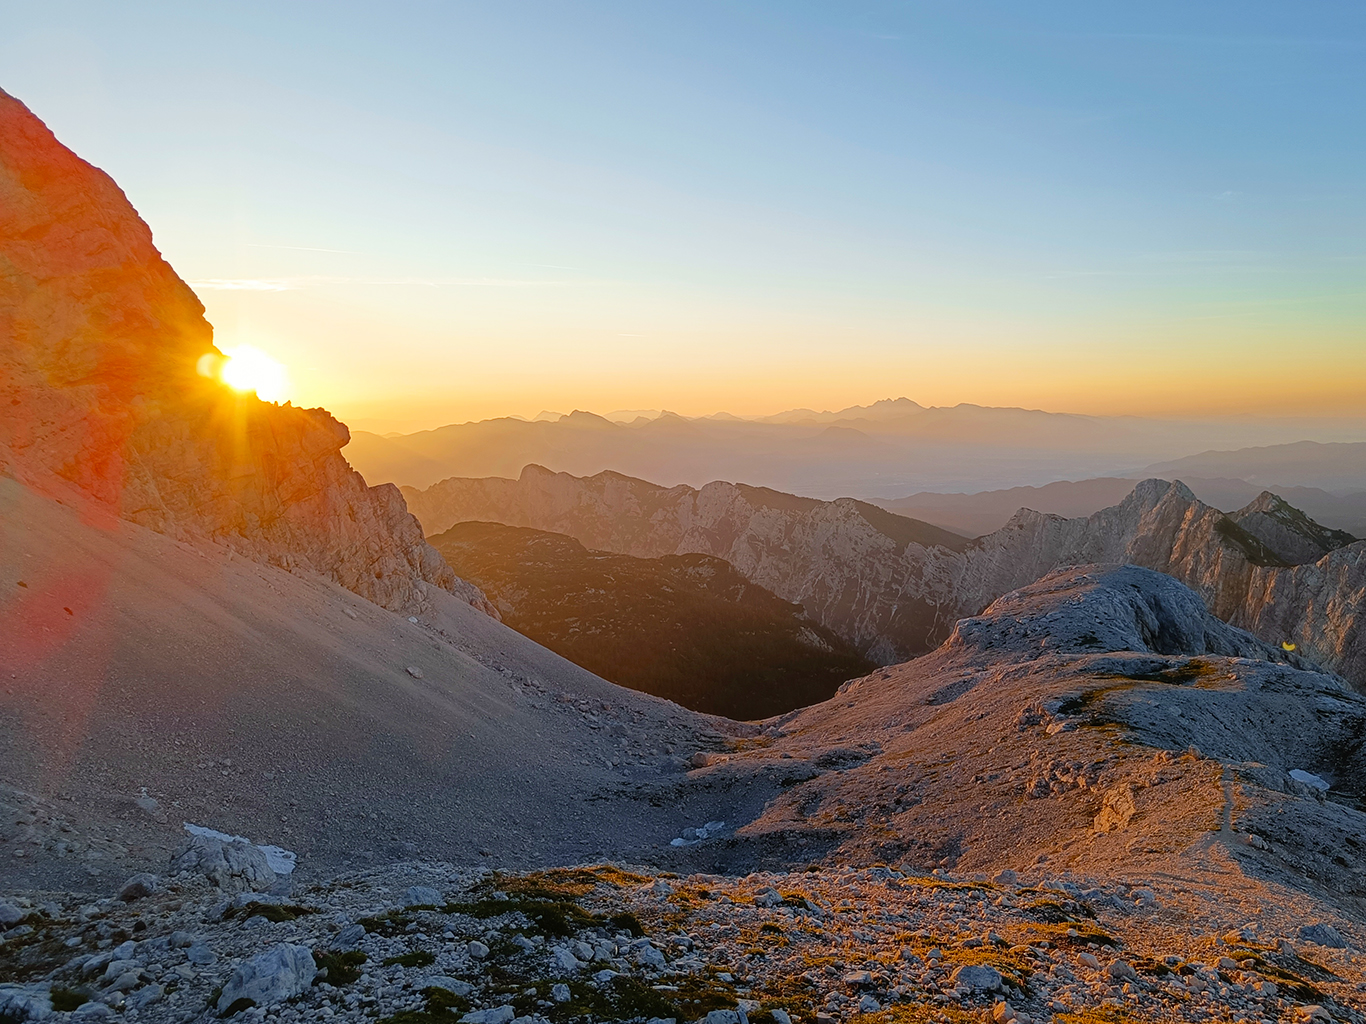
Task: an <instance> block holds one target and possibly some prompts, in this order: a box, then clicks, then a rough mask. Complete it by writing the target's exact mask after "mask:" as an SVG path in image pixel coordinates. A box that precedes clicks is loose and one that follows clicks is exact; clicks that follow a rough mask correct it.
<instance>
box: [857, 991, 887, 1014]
mask: <svg viewBox="0 0 1366 1024" xmlns="http://www.w3.org/2000/svg"><path fill="white" fill-rule="evenodd" d="M858 1009H859V1013H877V1012H878V1011H879V1010H881V1009H882V1004H881V1003H879V1002H878V1001H877V1000H876V999H875V998H873V996H871V995H866V996H864V997H863V998H862V999H860V1000H859V1001H858Z"/></svg>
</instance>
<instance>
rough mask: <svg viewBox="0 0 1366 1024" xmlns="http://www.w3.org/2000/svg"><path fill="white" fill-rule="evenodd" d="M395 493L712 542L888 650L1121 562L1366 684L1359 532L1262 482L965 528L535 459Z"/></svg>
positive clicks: (821, 618) (530, 521)
mask: <svg viewBox="0 0 1366 1024" xmlns="http://www.w3.org/2000/svg"><path fill="white" fill-rule="evenodd" d="M405 493H406V495H407V498H408V501H409V505H410V507H412V509H413V510H414V512H415V514H416V515H417V516H418V518H419V519H421V520H422V522H423V524H424V526H425V527H426V528H427V529H428V530H429V531H435V530H440V529H445V528H447V527H448V526H449V525H450V524H452V523H456V522H461V521H465V520H471V519H480V520H491V521H494V522H501V523H507V524H509V525H513V526H530V527H533V528H535V529H540V530H552V531H556V532H559V533H566V534H569V535H570V536H572V537H574V538H576V539H577V540H579V541H581V542H582V543H583V544H585V545H586V546H588V547H594V548H600V549H603V550H608V551H619V552H623V553H626V554H633V555H637V556H641V557H654V556H658V555H660V554H665V553H686V552H700V553H705V554H710V555H715V556H717V557H720V558H724V559H726V560H727V561H728V562H730V563H731V564H732V565H734V566H735V567H736V568H737V569H738V570H739V571H740V572H741V573H743V574H744V575H745V576H746V577H748V578H749V579H751V580H753V581H754V582H756V583H758V584H760V585H761V586H764V587H766V588H767V589H769V590H771V591H773V593H775V594H777V595H778V596H779V597H782V598H784V599H785V600H788V601H793V602H796V603H799V604H801V605H802V606H803V607H804V608H805V609H806V612H807V614H808V615H810V616H811V617H812V618H813V619H815V620H816V621H817V622H819V623H821V624H822V625H824V626H826V627H827V628H829V629H832V630H834V631H835V632H836V633H838V634H840V635H841V636H843V637H844V638H845V639H847V640H849V641H851V642H852V643H854V644H855V645H856V646H857V647H859V649H860V650H862V651H863V652H864V653H865V654H867V655H868V656H869V657H870V658H873V659H874V660H876V661H880V662H883V663H891V662H893V661H896V660H899V659H902V658H905V657H909V656H912V655H915V654H920V653H923V652H925V651H927V650H930V649H932V648H933V647H934V646H936V645H937V644H938V643H939V642H940V641H942V640H943V639H944V638H945V637H947V636H948V635H949V633H950V631H951V630H952V629H953V626H954V623H955V622H957V621H958V620H959V619H960V618H963V617H965V616H971V615H976V614H978V613H979V612H981V611H982V610H983V609H984V608H985V607H986V606H987V605H989V604H990V603H991V602H992V601H994V600H995V599H996V598H998V597H1000V596H1001V595H1003V594H1006V593H1009V592H1010V591H1012V590H1015V589H1018V588H1020V587H1023V586H1026V585H1028V584H1030V583H1032V582H1033V581H1034V580H1037V579H1039V578H1040V577H1042V576H1044V575H1045V574H1046V573H1048V572H1051V571H1052V570H1054V569H1057V568H1059V567H1062V566H1069V565H1085V564H1088V563H1097V562H1100V563H1120V562H1130V563H1133V564H1136V565H1141V566H1146V567H1147V568H1150V569H1156V570H1158V571H1160V572H1164V573H1166V574H1168V575H1170V576H1173V577H1175V578H1176V579H1178V580H1180V581H1182V582H1183V583H1185V584H1187V585H1188V586H1190V587H1191V588H1192V589H1193V590H1195V591H1196V593H1198V594H1199V595H1200V597H1201V598H1202V599H1203V600H1204V601H1205V602H1206V603H1207V604H1208V605H1209V607H1210V608H1211V610H1212V611H1213V612H1214V613H1215V614H1216V615H1217V616H1219V617H1220V618H1222V619H1224V620H1225V621H1228V622H1232V623H1234V624H1235V625H1238V626H1241V627H1243V628H1245V629H1248V630H1250V631H1251V632H1253V633H1254V634H1256V635H1257V636H1259V637H1262V638H1263V639H1265V640H1267V641H1268V642H1271V643H1280V642H1282V641H1286V642H1293V643H1295V644H1297V646H1298V647H1299V648H1300V650H1301V653H1303V654H1306V655H1308V656H1309V657H1310V658H1313V659H1314V660H1316V661H1318V662H1320V663H1321V664H1323V665H1325V666H1326V667H1329V668H1331V669H1333V670H1334V671H1337V672H1340V673H1342V674H1344V675H1345V676H1347V678H1349V679H1350V680H1352V681H1353V682H1354V683H1355V684H1357V685H1366V649H1363V648H1366V637H1363V636H1362V616H1363V613H1362V611H1361V608H1362V604H1363V603H1362V599H1361V595H1362V594H1363V593H1366V542H1353V541H1352V538H1351V537H1350V535H1348V534H1345V533H1343V532H1341V531H1330V530H1326V529H1324V528H1323V527H1321V526H1319V525H1318V524H1317V523H1315V522H1314V521H1313V520H1311V519H1309V518H1308V517H1307V516H1304V515H1303V514H1302V513H1300V512H1298V511H1297V510H1295V509H1294V508H1292V507H1290V506H1289V505H1286V504H1285V503H1284V502H1283V501H1280V499H1278V498H1276V497H1275V496H1274V495H1271V494H1264V495H1262V496H1261V497H1259V498H1258V499H1257V500H1256V501H1254V502H1253V503H1252V504H1250V505H1248V506H1247V507H1246V508H1244V509H1241V510H1239V511H1238V512H1235V513H1233V514H1232V515H1225V514H1224V513H1223V512H1221V511H1219V510H1218V509H1216V508H1213V507H1212V506H1210V505H1206V504H1204V503H1203V502H1201V501H1200V500H1199V499H1197V498H1196V497H1195V496H1194V495H1193V494H1192V493H1191V492H1190V490H1189V489H1188V488H1186V487H1185V485H1183V484H1181V483H1180V482H1179V481H1178V482H1176V483H1169V482H1167V481H1165V480H1145V481H1143V482H1141V483H1139V484H1138V485H1137V486H1136V487H1135V488H1134V489H1133V491H1132V492H1131V493H1130V494H1129V495H1128V497H1126V498H1125V499H1124V500H1123V501H1122V502H1120V503H1119V504H1118V505H1115V506H1113V507H1111V508H1106V509H1101V510H1100V511H1099V512H1097V513H1095V514H1094V515H1091V516H1086V517H1082V518H1076V519H1064V518H1062V517H1061V516H1054V515H1045V514H1043V513H1040V512H1034V511H1031V510H1030V509H1020V511H1018V512H1017V513H1016V514H1015V515H1014V517H1012V519H1011V520H1010V522H1009V523H1007V524H1006V525H1005V526H1004V527H1003V528H1001V529H1000V530H997V531H996V532H995V533H990V534H987V535H986V536H985V537H979V538H977V539H976V540H973V541H967V540H964V539H962V538H959V537H957V536H955V535H954V534H950V533H947V532H946V531H943V530H938V529H937V528H936V527H932V526H929V525H928V524H925V523H920V522H918V521H917V520H913V519H906V518H904V517H902V516H896V515H893V514H891V513H888V512H884V511H882V510H880V509H872V507H871V506H867V505H864V504H863V503H861V502H856V501H853V500H851V499H841V500H839V501H833V502H820V501H816V500H814V499H809V498H799V497H795V496H793V495H785V494H780V493H778V492H775V491H768V490H765V489H763V488H754V487H746V486H744V485H740V484H729V483H719V482H718V483H712V484H708V485H707V486H706V487H703V488H702V489H701V490H694V489H692V488H689V487H672V488H664V487H658V486H656V485H653V484H649V483H646V482H645V481H641V480H634V479H631V478H629V477H623V476H620V475H619V474H615V473H600V474H598V475H597V476H594V477H587V478H577V477H572V476H569V475H568V474H564V473H551V472H549V471H548V470H545V469H542V468H540V467H538V466H528V467H526V469H525V470H523V472H522V474H521V477H520V478H519V479H518V480H515V481H514V480H503V479H497V478H491V479H483V480H469V479H461V478H453V479H450V480H445V481H443V482H442V483H440V484H437V485H435V486H433V487H431V488H428V489H427V490H426V491H420V492H419V491H412V490H408V491H406V492H405ZM870 509H871V511H870ZM1342 545H1346V546H1342ZM1316 552H1317V555H1316ZM1325 552H1326V553H1325ZM1315 557H1317V558H1318V561H1316V562H1313V563H1307V564H1300V563H1305V560H1306V559H1310V558H1315Z"/></svg>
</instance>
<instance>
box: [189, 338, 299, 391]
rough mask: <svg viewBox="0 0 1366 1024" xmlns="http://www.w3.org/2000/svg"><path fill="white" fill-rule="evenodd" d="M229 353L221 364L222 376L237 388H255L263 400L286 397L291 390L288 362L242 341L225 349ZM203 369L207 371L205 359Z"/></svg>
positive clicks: (231, 386)
mask: <svg viewBox="0 0 1366 1024" xmlns="http://www.w3.org/2000/svg"><path fill="white" fill-rule="evenodd" d="M223 355H224V356H225V357H226V358H225V359H223V360H221V361H220V362H219V364H218V374H217V376H218V379H219V380H221V381H222V382H223V383H224V384H226V385H227V386H228V387H230V388H232V389H233V390H234V391H242V392H249V391H251V392H255V393H256V397H257V398H259V399H261V401H263V402H279V401H283V400H284V398H285V396H286V395H287V394H288V393H289V374H288V373H287V372H286V371H285V368H284V365H283V364H282V363H279V362H277V361H276V360H274V359H272V358H271V357H270V356H268V355H266V354H265V353H264V352H262V351H261V350H260V349H259V348H253V347H252V346H250V345H238V346H237V347H236V348H227V349H224V350H223ZM200 362H201V367H200V372H203V366H202V363H203V360H201V361H200Z"/></svg>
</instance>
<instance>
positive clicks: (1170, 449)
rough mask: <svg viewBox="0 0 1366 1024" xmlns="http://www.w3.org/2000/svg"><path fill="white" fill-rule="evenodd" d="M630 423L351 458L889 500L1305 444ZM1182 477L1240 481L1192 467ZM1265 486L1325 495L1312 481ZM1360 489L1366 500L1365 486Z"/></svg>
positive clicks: (360, 439)
mask: <svg viewBox="0 0 1366 1024" xmlns="http://www.w3.org/2000/svg"><path fill="white" fill-rule="evenodd" d="M618 415H619V416H624V417H630V418H611V417H606V416H599V415H596V414H594V413H591V412H585V411H583V410H576V411H574V412H571V413H569V414H567V415H559V414H554V413H542V414H541V415H540V416H538V417H536V419H535V420H534V421H527V420H523V419H518V418H515V417H503V418H499V419H488V420H480V421H477V422H469V423H452V424H448V425H446V426H443V427H437V428H435V429H432V430H421V431H417V432H414V433H410V434H395V435H385V436H381V435H379V434H374V433H369V432H365V431H359V430H358V431H355V432H354V435H353V437H352V441H351V444H350V446H349V447H348V448H347V457H348V458H349V459H350V460H351V463H352V464H353V465H354V466H355V467H356V468H357V469H359V470H360V471H361V472H362V473H364V474H365V476H366V477H367V479H371V480H376V481H380V480H384V481H391V482H393V483H396V484H399V485H402V486H409V487H418V488H425V487H428V486H430V485H432V484H434V483H437V482H438V481H441V480H444V479H446V478H447V477H452V476H461V477H483V476H505V477H510V476H516V475H517V474H518V473H519V472H520V471H521V469H522V467H523V466H525V465H527V464H528V463H534V464H536V465H542V466H546V467H548V468H550V469H553V470H556V471H557V472H565V473H572V474H574V475H576V476H589V475H592V474H595V473H599V472H602V471H606V470H610V471H614V472H618V473H625V474H626V475H628V476H637V477H642V478H644V479H647V480H655V481H658V482H660V483H664V484H668V485H673V484H688V485H690V486H693V487H701V486H703V485H705V484H706V483H707V482H708V481H711V480H717V479H721V480H744V481H746V482H748V483H750V484H753V485H755V486H763V487H771V488H775V489H777V490H781V491H790V492H796V493H799V494H808V495H813V496H816V497H820V498H826V499H832V498H835V497H839V496H841V495H854V496H857V497H862V498H876V499H878V500H890V499H896V498H900V497H902V496H904V495H906V494H908V493H911V492H914V491H921V490H924V491H980V490H983V489H986V488H992V487H1001V486H1003V485H1015V486H1022V485H1038V484H1042V483H1045V482H1047V481H1050V480H1059V479H1063V478H1066V479H1073V480H1076V479H1083V478H1089V477H1100V476H1126V477H1134V478H1142V477H1145V476H1165V477H1167V478H1168V479H1170V475H1168V474H1166V473H1155V472H1148V473H1139V472H1137V471H1138V469H1139V467H1142V466H1146V465H1148V464H1149V463H1152V462H1154V461H1155V460H1165V459H1172V458H1177V457H1180V456H1186V455H1189V454H1190V452H1191V451H1193V450H1199V449H1201V448H1210V449H1216V448H1225V447H1234V446H1237V445H1240V444H1248V443H1270V442H1280V441H1287V440H1294V439H1296V435H1295V434H1294V433H1292V432H1291V431H1293V430H1294V429H1296V428H1294V427H1293V426H1291V425H1282V424H1279V423H1277V422H1276V421H1273V420H1264V421H1261V422H1258V423H1247V422H1240V423H1225V422H1221V421H1218V420H1208V419H1207V420H1191V421H1177V420H1158V419H1143V418H1139V417H1113V416H1100V417H1097V416H1079V415H1073V414H1067V413H1049V412H1042V411H1039V410H1037V409H1016V408H992V407H986V406H978V405H970V404H960V405H956V406H952V407H946V408H941V407H928V408H927V407H924V406H921V405H919V404H917V403H916V402H912V401H910V400H908V399H905V398H901V399H896V400H887V401H882V402H877V403H874V404H873V405H871V406H855V407H851V408H848V409H842V410H839V411H837V412H823V413H818V412H814V411H812V410H809V409H798V410H793V411H791V412H788V413H782V414H779V415H776V416H770V417H766V418H764V419H760V420H745V419H740V418H738V417H734V416H724V415H718V416H707V417H693V418H688V417H683V416H679V415H678V414H676V413H672V412H668V411H663V412H660V413H657V414H656V413H652V414H651V415H649V416H644V415H636V414H634V413H629V412H628V413H624V414H618ZM1299 429H1309V428H1307V427H1301V428H1299ZM1173 475H1175V474H1173ZM1179 475H1181V476H1182V478H1183V479H1184V478H1185V477H1186V476H1191V475H1195V476H1237V475H1238V474H1235V473H1214V472H1201V473H1195V472H1193V471H1191V470H1187V469H1182V470H1181V471H1180V474H1179ZM1334 479H1336V477H1334ZM1259 482H1260V483H1261V486H1263V487H1265V486H1269V485H1270V484H1272V483H1276V484H1288V483H1300V482H1303V483H1305V484H1306V485H1309V486H1318V487H1327V485H1326V484H1324V483H1322V482H1316V478H1314V477H1313V474H1312V473H1311V474H1308V476H1307V477H1306V475H1305V474H1303V473H1301V474H1299V475H1297V476H1296V477H1295V478H1294V479H1293V480H1292V479H1291V478H1289V477H1272V478H1269V479H1268V478H1265V477H1263V478H1261V479H1260V481H1259ZM1328 489H1330V490H1338V489H1339V488H1337V487H1336V486H1334V487H1329V488H1328ZM1357 489H1366V478H1363V479H1362V481H1361V482H1360V483H1359V485H1358V488H1357ZM1095 507H1096V508H1099V507H1101V506H1095ZM1091 511H1094V509H1092V510H1091ZM998 525H999V524H998Z"/></svg>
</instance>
